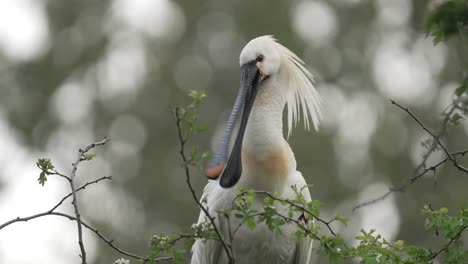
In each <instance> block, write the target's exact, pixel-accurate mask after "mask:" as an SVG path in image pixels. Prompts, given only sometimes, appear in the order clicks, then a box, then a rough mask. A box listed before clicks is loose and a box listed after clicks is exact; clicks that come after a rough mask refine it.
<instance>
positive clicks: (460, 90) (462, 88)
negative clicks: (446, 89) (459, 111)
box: [455, 83, 468, 96]
mask: <svg viewBox="0 0 468 264" xmlns="http://www.w3.org/2000/svg"><path fill="white" fill-rule="evenodd" d="M466 89H468V83H464V84H462V85H461V86H459V87H458V88H457V89H455V94H456V95H457V96H460V95H462V94H463V93H464V92H466Z"/></svg>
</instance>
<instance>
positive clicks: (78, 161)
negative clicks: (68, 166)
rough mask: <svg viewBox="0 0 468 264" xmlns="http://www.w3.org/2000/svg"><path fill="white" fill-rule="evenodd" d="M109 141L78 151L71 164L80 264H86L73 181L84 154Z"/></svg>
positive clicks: (72, 182) (106, 139)
mask: <svg viewBox="0 0 468 264" xmlns="http://www.w3.org/2000/svg"><path fill="white" fill-rule="evenodd" d="M109 140H110V138H104V139H103V140H101V141H98V142H95V143H92V144H91V145H89V146H87V147H86V148H85V149H84V150H82V149H79V150H78V157H77V158H76V161H75V163H73V164H72V167H73V168H72V172H71V175H70V188H71V192H72V197H73V202H72V204H73V207H74V209H75V216H76V224H77V228H78V244H79V245H80V251H81V263H82V264H86V250H85V248H84V243H83V230H82V227H81V215H80V210H79V206H78V200H77V196H76V189H75V183H74V179H75V177H76V171H77V170H78V164H80V162H81V161H83V160H84V159H83V157H84V155H85V154H86V152H88V151H89V150H91V149H92V148H94V147H96V146H101V145H104V144H106V143H107V142H108V141H109Z"/></svg>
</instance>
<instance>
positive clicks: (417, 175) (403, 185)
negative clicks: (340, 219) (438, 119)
mask: <svg viewBox="0 0 468 264" xmlns="http://www.w3.org/2000/svg"><path fill="white" fill-rule="evenodd" d="M460 100H461V97H460V96H457V97H456V98H455V99H454V100H453V101H452V103H451V104H450V105H449V106H448V107H447V109H446V110H445V111H444V112H445V118H444V120H443V122H442V125H441V128H440V131H439V133H438V134H437V135H435V134H434V133H432V132H431V131H430V130H429V129H428V128H427V127H426V126H425V125H424V124H423V123H422V122H421V121H420V120H419V119H418V118H417V117H416V116H415V115H414V114H413V113H412V112H411V111H410V110H409V109H408V108H407V107H403V106H401V105H400V104H398V103H397V102H395V101H394V100H390V101H391V103H392V104H393V105H396V106H397V107H398V108H400V109H402V110H404V111H405V112H406V113H408V114H409V115H410V116H411V117H412V118H413V119H414V120H415V121H416V122H417V123H418V124H419V126H420V127H421V128H422V129H423V130H424V131H426V132H427V133H428V134H429V135H430V136H431V137H432V138H433V143H432V145H431V146H430V148H429V150H428V151H427V152H426V154H424V155H423V159H422V161H421V162H420V163H419V165H418V166H417V167H416V169H415V170H414V174H415V175H413V176H410V177H408V178H405V179H403V180H402V181H401V182H400V183H399V184H398V185H397V186H396V187H395V186H394V187H389V188H388V191H387V192H385V193H384V194H382V195H380V196H379V197H377V198H375V199H372V200H370V201H367V202H363V203H360V204H358V205H356V206H355V207H354V208H353V209H352V210H353V211H355V210H357V209H359V208H362V207H365V206H368V205H370V204H374V203H377V202H379V201H383V200H385V199H386V198H387V197H388V196H390V195H391V194H393V193H394V192H400V191H402V190H404V189H406V188H407V187H408V186H409V185H411V184H413V183H414V182H415V181H416V180H418V179H419V178H421V177H422V176H424V175H425V174H426V173H427V172H428V171H433V172H435V170H436V169H437V168H438V167H439V166H440V165H442V164H444V163H446V162H447V161H449V160H450V161H451V162H452V163H453V165H454V166H455V167H456V168H457V169H458V170H460V171H463V172H465V173H468V169H467V168H465V167H464V166H463V165H461V164H459V163H458V161H457V159H456V156H458V155H462V156H464V155H465V154H466V153H467V152H468V150H463V151H457V152H452V153H451V152H449V151H448V149H447V148H446V147H445V146H444V145H443V144H442V142H441V141H440V137H441V136H442V135H443V134H445V131H446V130H447V126H448V122H449V121H450V116H451V115H452V114H453V112H454V111H455V110H456V107H457V105H458V103H459V102H460ZM437 146H440V148H441V149H443V151H444V152H445V154H446V156H447V157H446V158H445V159H443V160H441V161H439V162H438V163H436V164H435V165H432V166H430V167H427V168H425V169H424V170H423V171H420V172H418V171H419V170H420V169H422V168H424V167H425V166H426V162H427V160H428V158H429V156H430V154H431V153H432V152H433V151H434V150H435V149H436V148H437Z"/></svg>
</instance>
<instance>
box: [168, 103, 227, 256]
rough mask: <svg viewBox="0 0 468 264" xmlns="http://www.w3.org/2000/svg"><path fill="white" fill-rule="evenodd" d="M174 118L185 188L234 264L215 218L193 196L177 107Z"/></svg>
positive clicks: (194, 195)
mask: <svg viewBox="0 0 468 264" xmlns="http://www.w3.org/2000/svg"><path fill="white" fill-rule="evenodd" d="M175 117H176V125H177V132H178V136H179V143H180V150H179V154H180V156H181V157H182V160H183V162H184V164H183V166H184V169H185V180H186V182H187V186H188V187H189V189H190V192H191V194H192V197H193V200H194V201H195V202H196V203H197V205H198V207H200V209H201V210H202V211H203V213H204V214H205V216H206V217H207V218H208V220H209V221H210V223H211V225H212V226H213V229H214V231H215V233H216V235H217V236H218V238H219V241H220V242H221V245H222V246H223V248H224V251H225V252H226V255H227V257H228V259H229V263H230V264H234V263H235V258H234V256H233V254H232V248H231V245H228V244H227V243H226V241H224V239H223V237H222V235H221V233H220V231H219V229H218V226H217V225H216V222H215V218H214V217H213V216H211V214H210V213H209V211H208V209H207V208H206V207H205V206H203V204H202V203H201V202H200V200H199V199H198V197H197V195H196V194H195V189H194V188H193V186H192V182H191V181H190V168H189V166H188V161H187V157H186V156H185V144H186V143H187V139H186V138H185V137H184V136H183V133H182V126H181V123H182V121H183V119H182V117H181V116H180V109H179V108H178V107H177V108H176V109H175Z"/></svg>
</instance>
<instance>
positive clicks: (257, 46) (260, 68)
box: [205, 36, 322, 188]
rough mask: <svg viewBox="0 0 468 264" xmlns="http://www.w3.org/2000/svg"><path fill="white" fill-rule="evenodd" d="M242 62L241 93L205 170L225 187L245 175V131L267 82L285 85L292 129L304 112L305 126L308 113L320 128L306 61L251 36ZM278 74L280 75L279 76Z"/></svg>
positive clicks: (268, 40)
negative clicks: (305, 64) (236, 127)
mask: <svg viewBox="0 0 468 264" xmlns="http://www.w3.org/2000/svg"><path fill="white" fill-rule="evenodd" d="M239 62H240V66H241V83H240V89H239V95H238V97H237V100H236V103H235V105H234V107H233V111H232V113H231V116H230V118H229V121H228V124H227V127H226V130H225V133H224V136H223V138H222V140H221V144H220V146H219V147H218V149H217V150H216V152H215V156H214V158H213V159H212V160H211V162H210V163H209V164H208V167H207V169H206V171H205V174H206V176H207V177H208V178H211V179H216V178H218V177H219V176H220V175H222V176H221V179H220V185H221V186H222V187H224V188H229V187H232V186H234V185H235V184H236V183H237V182H238V181H239V179H240V176H241V174H242V162H241V153H242V142H243V138H244V133H245V129H246V127H247V122H248V120H249V115H250V112H251V110H252V107H253V104H254V101H255V96H256V95H257V91H258V89H262V88H263V87H262V86H263V84H264V82H278V83H277V84H275V85H273V87H277V86H285V87H281V88H282V89H283V91H284V97H285V101H286V104H287V108H288V128H289V132H291V129H292V127H293V123H294V124H296V123H297V122H298V120H299V119H300V114H301V112H302V115H303V117H304V124H305V126H306V129H308V128H309V116H310V117H311V119H312V122H313V125H314V127H315V129H317V128H318V123H319V119H320V117H321V113H322V110H321V105H320V97H319V95H318V93H317V91H316V90H315V88H314V86H313V84H312V75H311V74H310V72H309V71H308V70H307V69H306V68H305V67H304V62H303V61H302V60H301V59H299V57H297V56H296V55H295V54H294V53H293V52H291V51H290V50H289V49H287V48H286V47H284V46H282V45H281V44H279V43H278V42H276V40H275V39H274V38H273V37H271V36H262V37H258V38H255V39H252V40H251V41H250V42H249V43H247V45H246V46H245V47H244V49H243V50H242V52H241V54H240V58H239ZM280 73H281V74H280ZM278 75H281V78H277V77H278ZM241 107H242V117H241V120H240V126H239V131H238V133H237V136H236V140H235V142H234V146H233V148H232V151H231V154H230V155H229V159H228V153H229V150H228V146H229V139H230V138H231V134H232V130H233V127H234V123H235V121H236V119H237V116H238V113H239V111H238V110H239V109H240V108H241ZM299 109H301V110H299ZM226 161H227V163H226Z"/></svg>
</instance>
